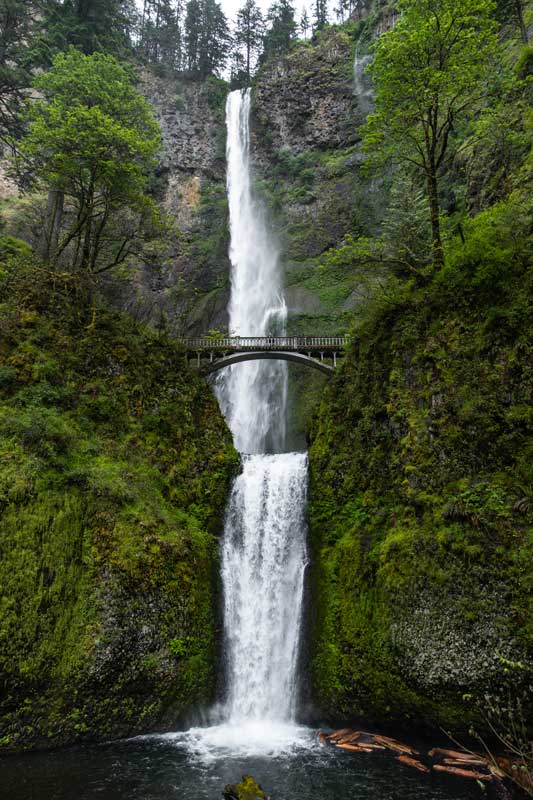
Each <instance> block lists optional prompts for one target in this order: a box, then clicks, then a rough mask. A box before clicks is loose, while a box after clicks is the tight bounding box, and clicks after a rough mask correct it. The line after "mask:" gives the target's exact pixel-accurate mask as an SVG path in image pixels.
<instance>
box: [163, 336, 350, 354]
mask: <svg viewBox="0 0 533 800" xmlns="http://www.w3.org/2000/svg"><path fill="white" fill-rule="evenodd" d="M179 341H180V344H181V345H182V346H183V347H184V348H185V349H186V350H218V351H220V350H315V351H316V350H319V351H320V350H323V351H327V350H335V351H339V350H344V349H345V348H346V346H347V344H348V338H347V337H346V336H229V337H226V338H208V337H205V336H204V337H202V336H200V337H192V338H186V339H180V340H179Z"/></svg>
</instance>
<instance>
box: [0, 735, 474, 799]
mask: <svg viewBox="0 0 533 800" xmlns="http://www.w3.org/2000/svg"><path fill="white" fill-rule="evenodd" d="M197 745H198V740H196V746H193V747H191V742H190V739H189V740H187V738H186V737H185V736H184V735H169V736H162V737H145V738H139V739H132V740H129V741H125V742H118V743H116V742H115V743H110V744H106V745H99V746H94V747H84V748H80V749H77V750H70V751H67V752H65V751H63V752H57V753H46V754H33V755H25V756H12V757H7V758H4V759H3V760H2V761H1V762H0V798H1V799H2V800H178V798H179V799H180V800H181V799H182V798H183V799H184V800H185V799H186V800H215V798H218V799H219V800H220V798H221V792H222V788H223V787H224V785H225V784H226V783H233V782H235V781H238V780H240V778H241V776H242V775H243V774H251V775H254V777H255V778H256V779H257V780H258V781H259V782H260V783H261V784H262V785H263V788H264V789H265V790H266V791H267V792H268V793H270V794H271V795H272V798H273V800H474V798H476V799H477V800H479V798H481V797H482V793H481V791H480V789H479V787H478V786H477V784H475V783H473V784H470V783H466V782H462V781H460V780H459V779H454V778H445V777H440V776H436V775H435V776H431V775H428V776H426V775H421V774H419V773H418V772H416V771H415V770H413V769H411V768H409V767H406V766H404V765H402V764H398V763H397V762H395V761H394V759H392V758H390V756H389V757H387V756H384V755H382V754H371V755H370V754H357V753H355V754H354V753H348V752H343V751H339V750H334V749H333V748H330V747H319V746H318V745H317V744H316V742H315V739H314V737H311V736H309V737H308V741H307V743H306V744H305V746H303V745H302V743H301V742H300V743H298V744H296V745H295V746H294V747H292V748H289V749H287V750H286V751H285V752H278V753H273V754H271V755H265V754H261V753H260V752H257V753H256V754H255V755H254V754H253V753H250V754H246V753H245V752H242V751H239V750H238V749H237V750H235V751H234V752H231V751H230V750H228V751H226V752H224V750H218V751H217V750H213V749H211V748H203V747H198V746H197Z"/></svg>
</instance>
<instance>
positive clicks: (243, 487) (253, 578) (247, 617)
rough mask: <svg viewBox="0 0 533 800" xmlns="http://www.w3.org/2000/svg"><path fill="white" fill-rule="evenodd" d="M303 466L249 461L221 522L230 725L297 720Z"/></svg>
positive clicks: (286, 457) (292, 458) (289, 460)
mask: <svg viewBox="0 0 533 800" xmlns="http://www.w3.org/2000/svg"><path fill="white" fill-rule="evenodd" d="M306 479H307V458H306V456H305V455H304V454H302V453H286V454H282V455H270V456H268V455H267V456H263V455H261V456H258V455H254V456H247V457H246V458H245V460H244V469H243V473H242V475H241V476H240V477H239V478H238V479H237V481H236V482H235V486H234V488H233V493H232V496H231V500H230V503H229V507H228V512H227V515H226V532H225V536H224V546H223V571H222V577H223V582H224V596H225V604H224V615H225V630H226V658H227V660H228V688H229V697H228V703H227V708H228V712H229V719H230V720H231V721H232V722H234V724H236V725H238V724H239V723H241V722H243V721H244V722H247V721H249V720H265V721H266V720H272V719H276V720H281V721H284V720H290V719H292V718H293V717H294V711H295V707H294V706H295V697H296V664H297V657H298V642H299V639H300V619H301V610H302V590H303V578H304V567H305V558H306V553H305V541H304V535H303V532H304V529H305V520H304V512H305V503H306Z"/></svg>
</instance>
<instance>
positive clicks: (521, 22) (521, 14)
mask: <svg viewBox="0 0 533 800" xmlns="http://www.w3.org/2000/svg"><path fill="white" fill-rule="evenodd" d="M515 8H516V16H517V17H518V22H519V25H520V33H521V34H522V41H523V42H524V44H529V34H528V31H527V27H526V23H525V21H524V9H523V8H522V0H515Z"/></svg>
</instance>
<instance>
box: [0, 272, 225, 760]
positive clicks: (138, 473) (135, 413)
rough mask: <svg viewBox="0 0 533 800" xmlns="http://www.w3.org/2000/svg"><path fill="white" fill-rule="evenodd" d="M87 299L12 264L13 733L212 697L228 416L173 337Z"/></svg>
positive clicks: (167, 716)
mask: <svg viewBox="0 0 533 800" xmlns="http://www.w3.org/2000/svg"><path fill="white" fill-rule="evenodd" d="M14 300H16V302H15V303H14ZM78 300H79V302H76V303H75V304H73V302H72V288H71V287H69V286H68V285H63V286H62V285H61V284H59V285H56V286H55V288H54V289H53V290H51V289H50V287H49V286H47V284H46V279H45V277H44V276H43V273H42V272H38V271H37V272H35V270H33V269H29V271H26V270H21V265H20V264H16V265H14V267H13V268H12V269H8V270H3V271H2V277H1V282H0V331H1V333H2V338H1V344H0V355H1V364H2V366H1V367H0V385H1V389H2V395H1V402H0V442H1V444H0V447H1V451H2V452H1V458H0V463H1V464H2V466H1V468H0V510H1V513H2V522H1V529H0V552H1V556H2V557H1V560H0V584H1V586H2V595H3V600H2V616H1V626H0V675H1V681H2V687H3V691H2V698H1V701H0V729H1V731H2V736H1V740H0V745H1V746H2V747H4V748H8V749H13V748H14V749H17V748H39V747H40V748H42V747H50V746H57V745H62V744H68V743H71V742H73V741H75V740H79V739H102V738H110V737H114V736H126V735H131V734H134V733H141V732H145V731H149V730H153V729H154V728H155V727H159V728H165V727H167V726H172V727H175V726H176V724H177V721H178V720H179V719H182V720H183V719H185V717H186V716H187V715H188V714H189V715H195V717H196V716H197V715H198V713H199V712H200V710H201V709H202V708H203V707H206V706H208V705H209V704H210V703H211V702H212V701H213V699H214V696H215V689H216V663H217V652H216V650H217V644H218V634H217V630H218V626H219V619H218V611H217V608H218V598H217V593H218V588H217V587H218V579H217V576H218V573H219V566H218V545H217V538H216V537H217V536H218V534H219V533H220V529H221V524H222V522H221V513H222V511H221V510H222V509H223V508H224V505H225V502H226V497H227V494H228V492H229V487H230V481H231V478H232V476H233V475H234V474H235V472H236V470H237V469H238V457H237V454H236V453H235V451H234V450H233V447H232V444H231V437H230V433H229V431H228V429H227V427H226V425H225V423H224V420H223V418H222V416H221V415H220V412H219V410H218V406H217V404H216V400H215V399H214V397H213V395H212V394H211V392H210V390H209V388H208V387H207V386H206V384H205V383H204V382H203V381H202V380H201V379H200V378H197V377H195V376H194V374H193V373H192V372H190V371H189V370H187V369H186V368H185V366H184V365H183V355H182V354H181V353H180V352H179V351H178V350H176V348H175V346H174V345H172V344H171V343H170V342H169V341H167V340H165V338H164V337H163V338H162V337H161V336H156V335H154V334H150V333H147V332H146V331H142V330H141V329H139V328H138V327H137V326H136V325H135V324H134V323H132V322H131V321H129V320H128V319H127V318H121V317H119V316H117V315H116V314H115V313H112V312H109V311H106V310H104V309H102V308H99V307H93V310H92V311H91V310H90V306H89V307H88V308H87V307H86V306H84V304H83V300H82V298H81V297H80V298H78Z"/></svg>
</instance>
